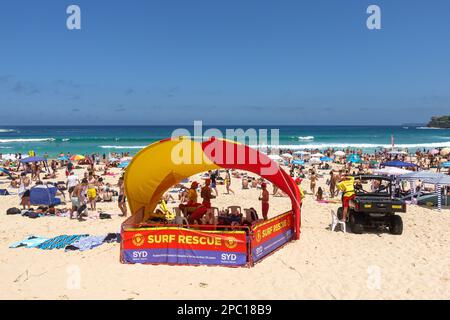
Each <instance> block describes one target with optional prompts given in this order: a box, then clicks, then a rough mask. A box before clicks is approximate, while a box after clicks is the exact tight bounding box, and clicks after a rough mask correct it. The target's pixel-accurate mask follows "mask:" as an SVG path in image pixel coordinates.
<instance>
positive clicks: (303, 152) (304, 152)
mask: <svg viewBox="0 0 450 320" xmlns="http://www.w3.org/2000/svg"><path fill="white" fill-rule="evenodd" d="M294 154H295V155H301V156H303V155H307V154H311V152H308V151H303V150H300V151H295V152H294Z"/></svg>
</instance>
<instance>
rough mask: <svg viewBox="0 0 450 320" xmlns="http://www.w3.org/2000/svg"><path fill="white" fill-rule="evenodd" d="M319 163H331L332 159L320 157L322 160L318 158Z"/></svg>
mask: <svg viewBox="0 0 450 320" xmlns="http://www.w3.org/2000/svg"><path fill="white" fill-rule="evenodd" d="M320 161H323V162H332V161H333V159H331V158H330V157H322V158H320Z"/></svg>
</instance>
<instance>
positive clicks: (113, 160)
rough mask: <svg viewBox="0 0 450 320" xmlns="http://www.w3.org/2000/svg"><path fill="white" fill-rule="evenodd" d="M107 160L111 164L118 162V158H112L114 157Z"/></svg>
mask: <svg viewBox="0 0 450 320" xmlns="http://www.w3.org/2000/svg"><path fill="white" fill-rule="evenodd" d="M108 160H109V161H111V162H116V161H119V159H118V158H114V157H111V158H109V159H108Z"/></svg>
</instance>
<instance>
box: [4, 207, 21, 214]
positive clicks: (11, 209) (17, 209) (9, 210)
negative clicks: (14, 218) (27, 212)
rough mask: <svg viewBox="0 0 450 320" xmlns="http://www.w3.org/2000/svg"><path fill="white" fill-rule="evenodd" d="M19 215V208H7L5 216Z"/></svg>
mask: <svg viewBox="0 0 450 320" xmlns="http://www.w3.org/2000/svg"><path fill="white" fill-rule="evenodd" d="M21 213H22V211H20V209H19V208H9V209H8V210H6V214H7V215H12V214H21Z"/></svg>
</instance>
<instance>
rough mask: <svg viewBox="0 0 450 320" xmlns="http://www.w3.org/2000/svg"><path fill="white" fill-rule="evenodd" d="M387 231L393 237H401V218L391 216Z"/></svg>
mask: <svg viewBox="0 0 450 320" xmlns="http://www.w3.org/2000/svg"><path fill="white" fill-rule="evenodd" d="M389 231H390V233H392V234H395V235H401V234H402V233H403V220H402V217H400V216H397V215H393V216H392V217H391V221H390V225H389Z"/></svg>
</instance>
